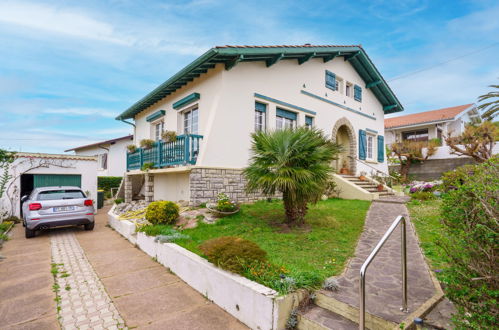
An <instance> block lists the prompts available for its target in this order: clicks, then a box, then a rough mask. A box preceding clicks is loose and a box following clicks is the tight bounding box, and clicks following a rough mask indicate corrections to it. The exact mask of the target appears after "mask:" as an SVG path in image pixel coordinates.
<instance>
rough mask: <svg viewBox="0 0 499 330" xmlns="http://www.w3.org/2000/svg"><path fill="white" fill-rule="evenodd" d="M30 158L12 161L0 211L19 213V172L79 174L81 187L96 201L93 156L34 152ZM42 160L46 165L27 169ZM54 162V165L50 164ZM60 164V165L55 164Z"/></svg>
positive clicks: (95, 164) (19, 158) (95, 165)
mask: <svg viewBox="0 0 499 330" xmlns="http://www.w3.org/2000/svg"><path fill="white" fill-rule="evenodd" d="M29 156H30V157H31V159H32V160H30V158H27V157H18V158H16V160H15V161H14V163H12V165H11V167H10V168H11V170H10V172H9V173H10V175H11V177H12V178H11V180H10V181H9V182H8V183H7V188H8V190H7V192H6V193H5V194H4V196H3V197H2V199H0V213H1V212H2V210H5V211H12V214H14V215H15V216H19V215H20V207H19V206H20V205H19V201H20V198H21V196H20V190H19V189H20V184H21V177H20V174H21V173H23V174H79V175H81V188H82V190H83V191H84V192H88V193H89V194H88V197H89V198H92V199H93V200H94V202H96V201H97V161H96V159H95V157H78V158H85V159H70V156H69V157H68V156H67V155H53V156H54V157H56V158H48V157H45V156H44V157H43V158H38V157H37V156H36V154H30V155H29ZM41 159H42V160H43V161H44V163H45V164H47V166H44V167H39V168H35V169H31V170H29V171H27V170H28V169H30V168H32V167H33V164H35V165H36V164H39V162H40V160H41ZM50 164H54V165H50ZM56 165H60V166H56ZM61 166H63V167H61ZM9 196H10V197H12V201H13V202H14V203H13V205H11V203H10V201H9Z"/></svg>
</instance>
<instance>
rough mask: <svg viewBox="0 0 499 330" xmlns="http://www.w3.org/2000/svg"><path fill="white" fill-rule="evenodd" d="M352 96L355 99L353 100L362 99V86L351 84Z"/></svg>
mask: <svg viewBox="0 0 499 330" xmlns="http://www.w3.org/2000/svg"><path fill="white" fill-rule="evenodd" d="M353 98H354V99H355V101H359V102H361V101H362V87H360V86H359V85H355V86H353Z"/></svg>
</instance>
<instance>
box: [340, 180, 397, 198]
mask: <svg viewBox="0 0 499 330" xmlns="http://www.w3.org/2000/svg"><path fill="white" fill-rule="evenodd" d="M339 176H341V177H342V178H343V179H345V180H348V181H349V182H351V183H353V184H355V185H356V186H358V187H360V188H362V189H364V190H367V191H368V192H369V193H378V194H379V196H380V197H381V196H394V195H395V194H394V193H393V192H391V191H389V190H388V189H387V187H386V186H385V187H384V188H383V190H382V191H378V186H377V184H375V183H374V182H372V181H370V179H366V180H364V181H362V180H360V179H359V177H357V176H353V175H347V174H340V175H339Z"/></svg>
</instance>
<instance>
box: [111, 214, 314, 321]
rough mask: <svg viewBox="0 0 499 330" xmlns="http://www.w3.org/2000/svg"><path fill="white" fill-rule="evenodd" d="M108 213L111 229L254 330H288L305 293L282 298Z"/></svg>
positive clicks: (259, 285) (300, 292)
mask: <svg viewBox="0 0 499 330" xmlns="http://www.w3.org/2000/svg"><path fill="white" fill-rule="evenodd" d="M113 210H114V207H113V208H112V209H111V210H110V211H109V213H108V221H109V225H110V226H111V227H112V228H114V229H115V230H116V231H117V232H118V233H120V234H121V235H122V236H124V237H125V238H127V239H128V240H129V241H130V242H131V243H132V244H136V245H137V246H138V247H139V248H140V249H141V250H142V251H144V252H145V253H147V254H148V255H149V256H151V257H152V258H156V260H157V261H158V262H159V263H160V264H162V265H163V266H165V267H167V268H169V269H170V270H171V271H172V272H173V273H175V274H176V275H177V276H178V277H180V278H181V279H182V280H183V281H185V282H186V283H187V284H189V285H190V286H191V287H193V288H194V289H196V290H197V291H198V292H199V293H201V294H202V295H204V296H206V297H207V298H208V299H209V300H211V301H213V302H214V303H215V304H217V305H218V306H220V307H221V308H223V309H224V310H226V311H227V312H228V313H230V314H232V315H233V316H234V317H236V318H237V319H238V320H240V321H241V322H243V323H244V324H246V325H247V326H249V327H250V328H252V329H262V330H267V329H269V330H270V329H284V328H285V325H286V321H287V319H288V317H289V314H290V313H291V311H292V309H293V308H295V307H297V305H298V303H299V302H300V300H301V299H302V298H303V297H304V295H305V291H298V292H295V293H292V294H288V295H286V296H278V293H277V292H276V291H275V290H272V289H270V288H267V287H265V286H263V285H261V284H258V283H256V282H253V281H250V280H248V279H247V278H244V277H242V276H239V275H236V274H233V273H230V272H227V271H225V270H223V269H220V268H218V267H216V266H214V265H213V264H211V263H210V262H208V261H207V260H206V259H204V258H201V257H200V256H198V255H197V254H195V253H192V252H190V251H188V250H186V249H184V248H183V247H181V246H179V245H177V244H175V243H160V242H155V241H154V237H151V236H147V235H145V234H144V233H136V232H135V225H134V224H133V223H132V222H130V221H128V220H119V219H118V216H116V215H115V214H114V213H113Z"/></svg>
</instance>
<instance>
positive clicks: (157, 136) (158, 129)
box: [153, 120, 165, 141]
mask: <svg viewBox="0 0 499 330" xmlns="http://www.w3.org/2000/svg"><path fill="white" fill-rule="evenodd" d="M153 125H154V140H155V141H159V140H161V135H162V134H163V131H164V129H165V122H164V121H163V120H160V121H158V122H156V123H154V124H153Z"/></svg>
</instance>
